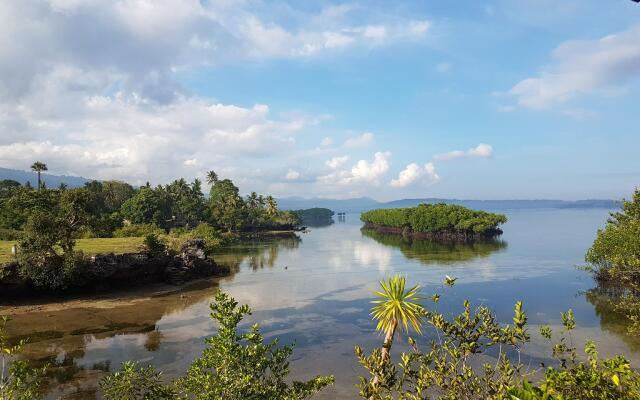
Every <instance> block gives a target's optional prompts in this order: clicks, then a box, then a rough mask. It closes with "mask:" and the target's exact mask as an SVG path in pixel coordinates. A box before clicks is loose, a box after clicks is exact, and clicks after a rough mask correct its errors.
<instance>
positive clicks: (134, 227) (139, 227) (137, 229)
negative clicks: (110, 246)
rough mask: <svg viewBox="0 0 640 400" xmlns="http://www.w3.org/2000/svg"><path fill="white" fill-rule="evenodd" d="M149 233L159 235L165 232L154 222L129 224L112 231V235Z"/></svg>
mask: <svg viewBox="0 0 640 400" xmlns="http://www.w3.org/2000/svg"><path fill="white" fill-rule="evenodd" d="M151 234H155V235H157V236H161V235H164V234H165V231H164V229H162V228H160V227H159V226H158V225H154V224H130V225H125V226H123V227H122V228H120V229H116V230H115V231H114V232H113V237H119V238H123V237H143V236H147V235H151Z"/></svg>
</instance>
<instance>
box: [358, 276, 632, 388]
mask: <svg viewBox="0 0 640 400" xmlns="http://www.w3.org/2000/svg"><path fill="white" fill-rule="evenodd" d="M454 282H455V279H454V278H449V277H447V280H446V282H445V285H444V286H453V285H454ZM440 298H441V296H440V295H439V294H434V295H433V296H432V297H431V299H432V301H433V302H434V304H437V303H438V302H439V301H440ZM434 309H435V305H434ZM423 317H424V319H425V321H426V324H427V325H428V326H430V327H431V328H432V329H433V339H431V341H430V343H429V344H428V346H427V350H426V351H422V350H421V349H420V346H419V345H418V343H417V342H416V341H415V340H413V339H411V338H410V339H409V343H410V345H411V347H412V350H411V351H410V352H405V353H403V354H402V355H401V357H400V362H399V363H398V364H397V365H394V364H392V363H388V362H385V361H384V358H383V356H382V351H383V350H381V349H374V350H373V351H372V353H371V354H369V355H366V354H365V353H364V351H363V350H362V349H361V348H359V347H358V348H356V355H357V356H358V359H359V361H360V363H361V364H362V365H363V366H364V367H365V368H366V369H367V370H368V372H369V378H368V379H367V378H364V377H362V378H360V384H359V385H358V388H359V389H360V396H361V397H363V398H367V399H371V400H379V399H385V400H391V399H396V398H397V399H413V400H417V399H436V398H437V399H450V400H458V399H496V400H497V399H510V400H518V399H520V400H529V399H540V400H542V399H548V400H553V399H555V400H569V399H587V400H591V399H593V400H596V399H598V400H600V399H602V400H604V399H632V398H639V396H640V392H638V390H639V388H640V374H638V372H636V371H634V370H633V369H631V367H630V365H629V362H628V361H627V360H626V359H625V358H624V357H622V356H616V357H613V358H611V359H605V360H600V359H598V354H597V350H596V347H595V345H594V344H593V343H592V342H589V343H588V344H587V346H586V348H585V353H586V354H587V362H582V361H579V360H578V357H577V352H576V349H575V348H574V347H573V346H572V344H571V336H570V331H571V330H573V329H574V328H575V321H574V319H573V312H572V311H571V310H569V311H568V312H566V313H562V321H563V327H564V328H563V331H562V333H561V337H560V340H559V341H558V342H557V343H555V344H554V345H553V351H552V355H553V358H554V359H555V360H556V362H555V363H554V365H552V366H549V367H547V368H546V369H545V372H544V379H543V380H542V381H541V382H539V383H536V384H533V383H531V382H530V381H529V380H528V377H529V374H530V372H529V371H527V370H525V363H524V362H523V361H522V360H521V355H520V352H521V349H522V346H523V345H524V344H525V343H527V342H528V341H529V339H530V337H529V332H528V329H527V327H526V324H527V315H526V313H525V312H524V309H523V306H522V303H521V302H517V303H516V305H515V309H514V315H513V323H512V324H508V325H503V324H500V323H499V322H498V320H497V318H496V317H495V315H494V314H493V313H492V312H491V310H489V309H488V308H486V307H478V308H476V309H475V310H473V309H472V307H471V304H470V303H469V302H468V301H466V300H465V301H464V304H463V310H462V312H461V313H460V314H458V315H455V316H453V317H452V318H447V317H446V316H445V315H444V314H443V313H440V312H438V311H437V310H425V312H424V315H423ZM541 335H542V336H543V337H545V338H547V339H551V337H552V332H551V329H550V328H548V327H543V328H541ZM489 357H493V360H494V361H491V362H489V360H491V358H489Z"/></svg>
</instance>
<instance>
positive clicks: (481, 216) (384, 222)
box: [360, 204, 507, 235]
mask: <svg viewBox="0 0 640 400" xmlns="http://www.w3.org/2000/svg"><path fill="white" fill-rule="evenodd" d="M360 219H361V220H362V221H363V222H365V223H367V224H372V225H378V226H385V227H392V228H398V229H402V230H408V231H410V232H418V233H460V234H468V235H494V234H497V233H500V232H501V231H500V230H499V228H498V226H499V225H500V224H504V223H505V222H507V217H505V216H504V215H501V214H493V213H488V212H485V211H476V210H471V209H469V208H466V207H463V206H458V205H454V204H421V205H419V206H417V207H412V208H380V209H376V210H370V211H367V212H364V213H362V215H361V216H360Z"/></svg>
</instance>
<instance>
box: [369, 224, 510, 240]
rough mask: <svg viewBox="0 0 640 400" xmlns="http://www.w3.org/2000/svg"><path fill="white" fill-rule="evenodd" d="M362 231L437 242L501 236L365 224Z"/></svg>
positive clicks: (486, 233) (500, 233)
mask: <svg viewBox="0 0 640 400" xmlns="http://www.w3.org/2000/svg"><path fill="white" fill-rule="evenodd" d="M362 229H370V230H373V231H376V232H379V233H384V234H396V235H402V236H405V237H408V238H411V239H415V240H432V241H437V242H445V243H448V242H452V243H470V242H476V241H483V240H490V239H493V238H495V237H497V236H500V235H502V229H498V228H497V229H493V230H491V231H488V232H485V233H473V232H460V231H441V232H415V231H413V230H411V229H409V228H400V227H396V226H388V225H379V224H373V223H370V222H366V223H365V224H364V226H363V227H362Z"/></svg>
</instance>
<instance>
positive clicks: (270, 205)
mask: <svg viewBox="0 0 640 400" xmlns="http://www.w3.org/2000/svg"><path fill="white" fill-rule="evenodd" d="M266 202H267V215H269V216H270V217H272V216H274V215H275V214H276V212H277V211H278V203H277V202H276V199H274V198H273V196H267V199H266Z"/></svg>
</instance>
